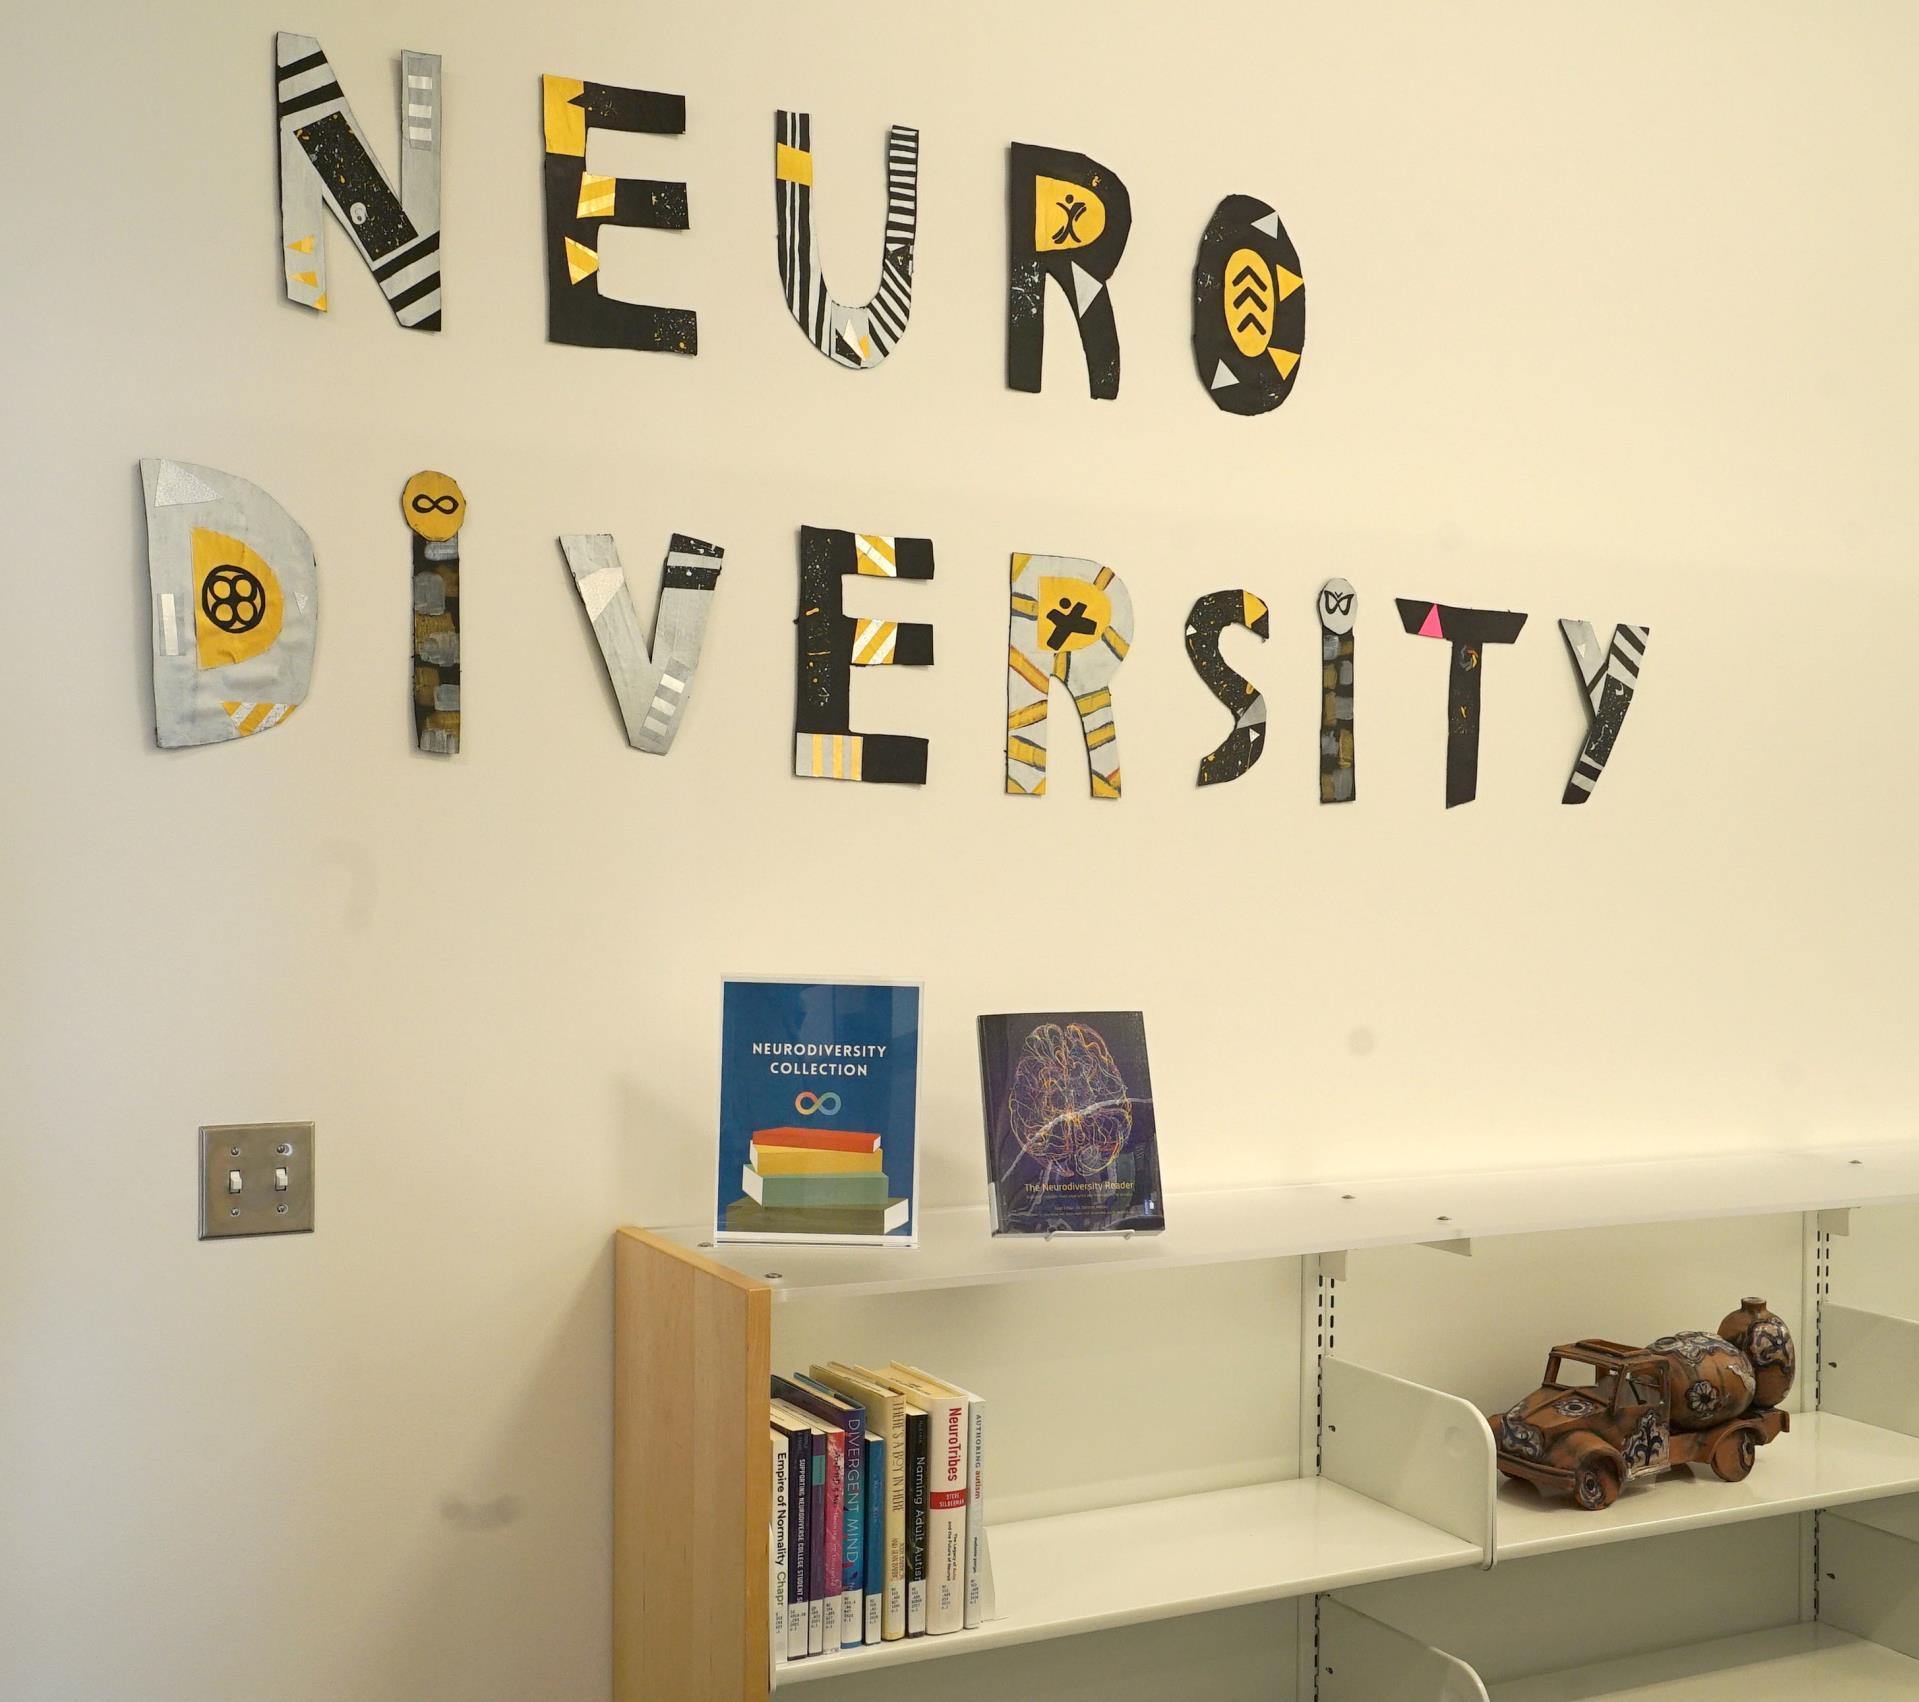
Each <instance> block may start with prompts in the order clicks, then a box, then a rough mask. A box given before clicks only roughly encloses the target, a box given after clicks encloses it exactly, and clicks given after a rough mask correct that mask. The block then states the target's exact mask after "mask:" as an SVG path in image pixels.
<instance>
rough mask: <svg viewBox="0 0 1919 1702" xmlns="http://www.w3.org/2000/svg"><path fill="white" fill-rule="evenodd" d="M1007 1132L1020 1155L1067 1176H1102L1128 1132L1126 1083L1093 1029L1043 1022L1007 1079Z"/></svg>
mask: <svg viewBox="0 0 1919 1702" xmlns="http://www.w3.org/2000/svg"><path fill="white" fill-rule="evenodd" d="M1012 1123H1013V1133H1014V1135H1015V1136H1016V1137H1017V1138H1018V1140H1019V1144H1020V1147H1021V1148H1022V1150H1024V1151H1025V1152H1026V1154H1027V1155H1028V1156H1029V1157H1031V1158H1033V1159H1036V1160H1037V1161H1038V1162H1039V1163H1041V1164H1044V1165H1047V1166H1048V1167H1050V1168H1051V1169H1053V1170H1054V1171H1057V1172H1059V1173H1061V1174H1063V1175H1067V1176H1073V1175H1078V1176H1091V1175H1095V1174H1097V1173H1098V1172H1099V1171H1102V1170H1105V1169H1106V1168H1108V1166H1110V1165H1111V1164H1112V1162H1113V1160H1114V1159H1116V1158H1117V1157H1118V1156H1119V1155H1120V1152H1121V1150H1122V1149H1123V1148H1124V1147H1125V1145H1126V1138H1127V1136H1128V1135H1130V1134H1131V1133H1132V1131H1133V1102H1132V1099H1131V1098H1130V1096H1129V1095H1128V1094H1127V1091H1126V1081H1125V1078H1124V1077H1122V1076H1121V1075H1120V1073H1119V1066H1118V1065H1117V1064H1115V1063H1114V1062H1113V1055H1112V1053H1111V1052H1109V1051H1108V1050H1107V1049H1106V1041H1105V1039H1104V1037H1103V1036H1102V1035H1101V1034H1100V1032H1099V1030H1098V1029H1096V1028H1089V1027H1087V1025H1086V1024H1085V1023H1080V1022H1073V1023H1068V1024H1067V1025H1066V1026H1065V1027H1064V1028H1062V1027H1061V1026H1060V1025H1059V1024H1058V1023H1056V1022H1046V1023H1041V1024H1040V1026H1039V1027H1038V1028H1036V1029H1034V1030H1033V1032H1032V1033H1031V1034H1029V1035H1027V1037H1026V1046H1025V1049H1024V1050H1023V1051H1022V1053H1021V1055H1020V1060H1019V1067H1018V1068H1017V1070H1015V1072H1014V1075H1013V1094H1012Z"/></svg>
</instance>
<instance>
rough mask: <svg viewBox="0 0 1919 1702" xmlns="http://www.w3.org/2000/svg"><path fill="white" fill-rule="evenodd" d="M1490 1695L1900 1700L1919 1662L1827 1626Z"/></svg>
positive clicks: (1911, 1688) (1505, 1699) (1536, 1700)
mask: <svg viewBox="0 0 1919 1702" xmlns="http://www.w3.org/2000/svg"><path fill="white" fill-rule="evenodd" d="M1489 1694H1490V1696H1491V1698H1492V1702H1598V1699H1604V1702H1812V1699H1815V1698H1816V1699H1817V1702H1897V1698H1899V1697H1919V1661H1914V1660H1909V1659H1908V1658H1907V1657H1906V1656H1904V1655H1901V1654H1897V1653H1895V1652H1894V1651H1893V1650H1891V1649H1888V1648H1884V1647H1882V1646H1881V1645H1880V1644H1877V1643H1869V1642H1866V1641H1865V1640H1864V1639H1862V1638H1858V1637H1850V1636H1848V1635H1847V1634H1846V1633H1845V1632H1843V1631H1836V1630H1834V1629H1832V1628H1831V1627H1830V1626H1825V1625H1790V1626H1786V1627H1783V1628H1781V1629H1779V1630H1774V1631H1758V1632H1753V1633H1751V1634H1749V1635H1747V1636H1744V1637H1725V1638H1720V1639H1718V1640H1717V1641H1715V1642H1711V1643H1693V1644H1689V1645H1687V1646H1685V1647H1683V1648H1678V1649H1664V1650H1661V1651H1659V1652H1658V1653H1656V1654H1650V1655H1632V1656H1628V1657H1627V1658H1625V1659H1624V1660H1616V1661H1602V1662H1600V1663H1598V1664H1597V1665H1594V1666H1587V1667H1575V1668H1573V1669H1571V1670H1569V1671H1566V1672H1556V1673H1546V1674H1543V1675H1541V1676H1540V1677H1537V1678H1522V1679H1516V1680H1514V1681H1512V1682H1510V1683H1507V1684H1495V1685H1493V1686H1491V1688H1490V1692H1489Z"/></svg>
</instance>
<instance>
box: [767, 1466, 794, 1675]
mask: <svg viewBox="0 0 1919 1702" xmlns="http://www.w3.org/2000/svg"><path fill="white" fill-rule="evenodd" d="M786 1468H787V1457H786V1438H785V1437H784V1436H779V1435H775V1436H774V1437H773V1525H772V1530H771V1532H770V1533H769V1536H768V1540H767V1553H768V1555H769V1557H770V1561H771V1565H772V1575H771V1577H770V1578H769V1579H768V1580H767V1595H768V1606H769V1609H770V1615H771V1617H770V1621H769V1624H768V1630H767V1638H768V1646H769V1647H770V1649H771V1650H772V1659H773V1664H774V1665H775V1666H778V1665H780V1664H781V1663H782V1662H784V1661H785V1660H786V1659H787V1658H788V1657H789V1655H790V1653H791V1651H790V1650H789V1648H788V1646H787V1638H788V1635H789V1633H788V1629H787V1620H788V1612H787V1608H788V1604H787V1600H786V1569H787V1567H788V1565H789V1564H791V1554H790V1550H789V1548H788V1538H789V1535H790V1532H791V1520H792V1516H793V1513H792V1498H791V1495H790V1493H789V1489H788V1485H787V1481H786Z"/></svg>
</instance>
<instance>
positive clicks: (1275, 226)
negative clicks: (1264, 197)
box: [1253, 213, 1279, 237]
mask: <svg viewBox="0 0 1919 1702" xmlns="http://www.w3.org/2000/svg"><path fill="white" fill-rule="evenodd" d="M1253 229H1254V230H1256V231H1263V232H1265V234H1266V235H1267V236H1272V237H1276V236H1278V235H1279V214H1277V213H1268V214H1267V215H1266V216H1265V218H1263V219H1255V220H1253Z"/></svg>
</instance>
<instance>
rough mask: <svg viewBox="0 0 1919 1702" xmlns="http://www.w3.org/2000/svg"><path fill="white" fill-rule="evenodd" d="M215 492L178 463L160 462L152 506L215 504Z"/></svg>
mask: <svg viewBox="0 0 1919 1702" xmlns="http://www.w3.org/2000/svg"><path fill="white" fill-rule="evenodd" d="M218 500H219V499H218V496H217V495H216V493H215V492H213V491H212V490H210V489H208V488H207V485H206V482H205V481H204V480H202V479H196V478H195V477H194V476H193V475H192V474H191V473H189V472H188V471H187V470H186V468H184V467H183V466H181V465H180V463H179V462H178V461H162V462H161V463H160V472H159V476H158V477H157V478H156V479H155V480H154V481H153V506H154V507H155V508H171V507H172V506H173V505H174V504H175V503H180V502H215V501H218Z"/></svg>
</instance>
